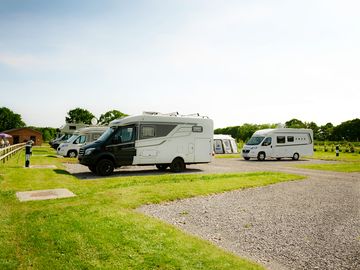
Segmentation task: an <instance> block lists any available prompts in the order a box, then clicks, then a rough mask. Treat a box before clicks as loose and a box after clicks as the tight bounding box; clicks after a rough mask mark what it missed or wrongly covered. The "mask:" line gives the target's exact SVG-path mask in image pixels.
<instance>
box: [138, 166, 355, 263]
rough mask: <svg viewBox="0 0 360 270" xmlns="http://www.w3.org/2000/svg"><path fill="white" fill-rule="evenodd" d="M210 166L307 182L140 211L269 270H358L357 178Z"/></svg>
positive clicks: (170, 204)
mask: <svg viewBox="0 0 360 270" xmlns="http://www.w3.org/2000/svg"><path fill="white" fill-rule="evenodd" d="M215 163H216V164H213V165H215V167H216V165H218V166H219V167H221V168H222V170H221V172H225V171H228V169H226V168H229V167H231V168H233V171H238V170H243V171H253V170H261V171H269V170H272V171H273V170H276V171H284V172H289V173H298V174H304V175H307V176H308V178H307V179H306V180H302V181H293V182H286V183H279V184H275V185H271V186H266V187H260V188H252V189H246V190H240V191H233V192H226V193H222V194H218V195H212V196H205V197H196V198H191V199H185V200H180V201H176V202H172V203H166V204H161V205H147V206H143V207H141V208H140V209H138V210H139V211H141V212H143V213H146V214H148V215H151V216H154V217H157V218H160V219H162V220H164V221H166V222H169V223H171V224H173V225H175V226H178V227H180V228H181V229H183V230H185V231H187V232H190V233H192V234H194V235H197V236H200V237H202V238H204V239H207V240H209V241H211V242H213V243H214V244H216V245H218V246H220V247H222V248H225V249H227V250H229V251H232V252H234V253H236V254H238V255H240V256H243V257H247V258H249V259H252V260H255V261H257V262H259V263H261V264H263V265H264V266H265V267H267V268H268V269H274V270H275V269H276V270H277V269H354V270H355V269H360V174H359V173H334V172H320V171H311V170H304V169H293V168H290V167H286V166H282V165H284V164H288V162H264V163H260V162H256V161H254V162H245V161H241V160H227V161H223V160H222V161H216V160H215ZM219 164H220V165H219ZM225 164H226V165H225ZM224 168H225V169H224ZM239 168H240V169H239Z"/></svg>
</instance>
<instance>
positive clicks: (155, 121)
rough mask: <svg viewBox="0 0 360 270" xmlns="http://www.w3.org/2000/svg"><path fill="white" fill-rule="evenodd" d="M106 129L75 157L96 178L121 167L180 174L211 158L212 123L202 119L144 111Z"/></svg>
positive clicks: (116, 122) (199, 117) (205, 118)
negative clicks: (142, 167)
mask: <svg viewBox="0 0 360 270" xmlns="http://www.w3.org/2000/svg"><path fill="white" fill-rule="evenodd" d="M109 126H110V127H109V129H108V130H107V131H106V132H105V133H104V134H103V135H102V136H101V137H100V138H99V139H98V140H97V141H95V142H93V143H91V144H87V145H85V146H83V147H81V148H80V152H79V156H78V159H79V162H80V164H83V165H85V166H88V167H89V169H90V170H91V171H92V172H94V173H96V174H98V175H109V174H111V173H112V172H113V170H114V168H117V167H120V166H125V165H156V167H157V168H158V169H159V170H166V169H167V168H168V167H170V169H171V171H173V172H180V171H183V170H184V169H185V166H186V164H195V163H208V162H210V161H211V159H212V140H213V132H214V130H213V121H212V120H211V119H209V118H207V117H204V116H199V115H196V116H181V115H179V114H177V113H175V114H166V115H165V114H160V113H156V112H144V113H143V114H142V115H135V116H128V117H125V118H121V119H118V120H115V121H112V122H111V123H110V125H109Z"/></svg>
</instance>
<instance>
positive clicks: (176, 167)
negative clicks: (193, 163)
mask: <svg viewBox="0 0 360 270" xmlns="http://www.w3.org/2000/svg"><path fill="white" fill-rule="evenodd" d="M170 170H171V171H172V172H182V171H184V170H185V163H184V160H183V159H182V158H179V157H178V158H175V159H174V160H173V161H172V162H171V164H170Z"/></svg>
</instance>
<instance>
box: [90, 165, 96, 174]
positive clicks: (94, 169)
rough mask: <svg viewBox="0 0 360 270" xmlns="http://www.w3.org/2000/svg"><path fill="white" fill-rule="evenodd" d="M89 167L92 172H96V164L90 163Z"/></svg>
mask: <svg viewBox="0 0 360 270" xmlns="http://www.w3.org/2000/svg"><path fill="white" fill-rule="evenodd" d="M88 168H89V170H90V171H91V172H92V173H95V174H96V166H95V165H90V166H88Z"/></svg>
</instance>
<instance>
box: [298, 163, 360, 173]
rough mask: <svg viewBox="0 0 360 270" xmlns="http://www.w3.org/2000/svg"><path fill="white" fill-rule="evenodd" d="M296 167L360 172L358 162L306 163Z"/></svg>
mask: <svg viewBox="0 0 360 270" xmlns="http://www.w3.org/2000/svg"><path fill="white" fill-rule="evenodd" d="M296 167H298V168H304V169H312V170H324V171H334V172H360V163H352V162H346V163H336V164H308V165H297V166H296Z"/></svg>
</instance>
